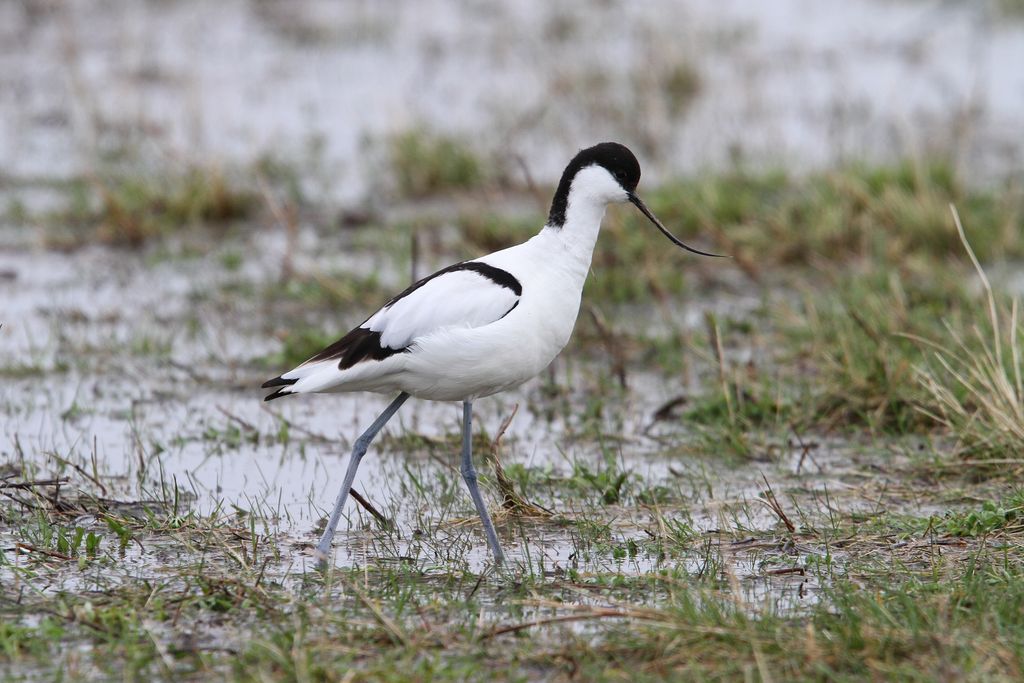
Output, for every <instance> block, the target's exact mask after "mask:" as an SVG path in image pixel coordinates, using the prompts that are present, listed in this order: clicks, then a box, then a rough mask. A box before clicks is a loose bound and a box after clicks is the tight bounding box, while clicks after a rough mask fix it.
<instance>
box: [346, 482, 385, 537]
mask: <svg viewBox="0 0 1024 683" xmlns="http://www.w3.org/2000/svg"><path fill="white" fill-rule="evenodd" d="M348 492H349V493H350V494H351V495H352V498H354V499H355V501H356V502H357V503H359V504H360V505H362V506H363V509H364V510H366V511H367V512H369V513H370V514H371V515H373V516H374V517H375V518H376V519H377V521H378V522H380V525H381V526H382V527H384V528H385V529H393V528H394V526H395V525H394V523H393V522H392V521H391V520H390V519H388V518H387V517H385V516H384V513H382V512H381V511H380V510H378V509H377V508H375V507H374V506H373V503H371V502H370V501H368V500H367V499H366V498H363V495H362V494H361V493H359V491H356V490H355V488H354V487H353V488H350V489H349V490H348Z"/></svg>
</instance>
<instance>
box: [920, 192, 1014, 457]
mask: <svg viewBox="0 0 1024 683" xmlns="http://www.w3.org/2000/svg"><path fill="white" fill-rule="evenodd" d="M950 211H951V212H952V214H953V222H954V223H955V225H956V229H957V234H958V235H959V237H960V242H961V244H962V245H963V247H964V250H965V251H966V252H967V255H968V257H969V258H970V260H971V264H972V265H973V266H974V270H975V272H977V274H978V277H979V279H980V280H981V284H982V287H983V288H984V290H985V299H986V307H987V313H988V316H987V317H988V321H987V322H988V325H989V327H990V330H989V331H983V330H982V329H981V328H979V327H978V326H975V327H974V328H973V333H974V336H973V338H971V339H965V338H964V337H963V336H961V335H959V334H957V333H956V332H955V331H954V330H952V329H951V328H950V326H949V325H947V330H949V332H950V339H951V343H949V344H947V345H943V344H940V343H936V342H928V341H925V340H920V339H916V338H914V341H917V342H919V343H922V345H924V346H927V347H928V348H930V349H931V351H932V355H931V357H932V359H933V360H934V363H931V364H927V365H922V366H919V367H918V368H916V371H915V372H916V376H917V378H918V381H919V382H920V384H921V385H922V386H923V387H924V389H925V390H926V392H927V396H928V397H929V399H930V402H929V403H928V404H926V405H922V406H921V407H920V409H921V411H922V412H923V413H925V414H927V415H930V416H931V417H933V418H935V419H937V420H938V421H939V422H941V423H943V424H945V425H946V426H947V427H948V428H950V430H952V431H953V433H954V434H955V435H956V436H957V438H958V439H959V441H960V442H961V446H962V447H963V448H965V449H967V450H971V451H976V452H977V451H987V452H993V451H1001V450H1010V451H1017V450H1019V449H1020V448H1021V447H1022V446H1024V390H1022V387H1024V383H1022V381H1021V354H1020V338H1021V335H1022V333H1024V331H1022V330H1021V328H1020V322H1019V317H1018V312H1017V308H1018V303H1017V301H1016V300H1014V301H1013V302H1012V303H1011V305H1010V316H1009V327H1004V326H1003V325H1002V323H1001V317H1000V311H999V306H998V304H997V301H996V297H995V293H994V291H993V289H992V285H991V283H990V282H989V279H988V277H987V275H986V274H985V271H984V269H983V268H982V267H981V263H980V262H979V261H978V258H977V256H975V254H974V250H973V249H972V248H971V245H970V242H969V241H968V240H967V235H966V233H965V231H964V227H963V224H962V222H961V221H960V215H959V214H958V213H957V210H956V207H954V206H952V205H950ZM1004 335H1006V339H1004V338H1003V336H1004ZM1004 343H1005V346H1004ZM1007 346H1008V348H1009V363H1007V357H1006V354H1005V352H1004V349H1005V348H1007ZM1008 365H1009V367H1008Z"/></svg>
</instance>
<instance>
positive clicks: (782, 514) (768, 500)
mask: <svg viewBox="0 0 1024 683" xmlns="http://www.w3.org/2000/svg"><path fill="white" fill-rule="evenodd" d="M761 478H762V479H764V485H765V487H766V489H765V492H764V498H762V499H761V501H762V502H763V503H764V504H765V505H767V506H768V508H769V509H770V510H771V511H772V512H774V513H775V515H776V516H777V517H778V518H779V519H780V520H782V523H783V524H785V525H786V528H787V529H789V533H793V532H795V531H796V525H795V524H793V522H792V520H790V518H789V515H787V514H786V511H785V510H783V509H782V505H781V504H780V503H779V499H778V498H776V497H775V491H773V490H772V485H771V484H769V483H768V477H766V476H764V473H762V474H761Z"/></svg>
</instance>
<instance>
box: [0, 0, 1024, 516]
mask: <svg viewBox="0 0 1024 683" xmlns="http://www.w3.org/2000/svg"><path fill="white" fill-rule="evenodd" d="M1021 65H1024V5H1022V4H1021V3H1019V2H1014V1H1012V0H998V1H994V2H929V1H926V0H905V1H896V0H857V1H853V2H821V1H819V0H776V1H774V2H771V3H748V2H738V1H737V2H729V1H726V2H713V3H711V2H680V1H676V2H668V1H664V0H651V1H650V2H642V3H635V2H616V1H614V0H602V1H600V2H575V3H559V4H558V5H557V6H554V5H552V4H551V3H544V2H515V3H512V2H488V1H485V0H465V1H463V2H440V1H433V0H424V1H422V2H378V1H359V0H347V1H345V2H326V1H325V2H316V1H299V2H271V1H269V0H262V1H258V0H252V1H242V0H232V1H227V2H218V3H207V2H196V1H192V0H160V1H152V2H117V1H114V0H92V1H77V0H69V1H66V2H55V1H45V0H22V1H8V2H4V3H2V4H0V287H2V294H0V302H2V307H0V313H2V316H3V328H2V334H0V342H2V343H0V354H2V359H0V360H2V362H0V364H2V365H3V367H4V370H3V372H4V373H5V375H6V376H7V378H8V379H9V380H10V381H9V382H6V383H5V386H4V387H3V388H2V389H0V391H3V392H4V394H3V395H4V398H5V403H4V410H5V412H6V413H7V416H6V419H4V420H3V421H2V422H3V427H2V429H3V434H2V435H0V436H2V437H3V439H4V441H3V442H0V453H2V454H4V455H6V456H8V457H14V455H15V454H19V455H18V457H19V459H21V460H24V453H25V452H26V450H25V449H29V452H37V453H45V452H56V453H64V454H65V455H63V456H62V457H63V458H65V459H71V460H73V459H74V458H75V457H87V456H88V457H90V458H93V457H95V455H96V453H97V452H98V453H101V454H103V455H104V457H105V458H107V459H108V462H109V463H110V467H111V468H112V469H114V470H119V471H120V470H123V471H124V472H125V473H126V476H127V481H135V482H136V484H138V485H140V486H141V485H144V484H145V482H146V481H148V480H147V477H150V476H152V474H153V471H154V470H153V467H158V468H167V470H168V471H169V472H171V474H173V475H174V476H180V477H182V478H183V479H188V480H190V481H191V484H190V486H191V489H192V490H193V493H195V494H196V495H198V496H199V498H200V500H205V501H207V503H209V504H214V503H215V502H216V501H219V500H220V499H221V496H227V497H228V498H229V499H231V497H232V496H242V495H250V494H251V493H252V488H251V486H252V485H253V482H254V479H253V477H252V476H250V475H248V474H241V475H239V474H238V473H236V472H234V471H233V469H232V467H233V465H232V461H224V460H223V459H220V458H214V457H212V455H214V454H219V453H222V452H224V451H225V449H226V450H227V451H231V452H238V453H239V454H244V455H245V457H248V458H253V459H255V461H257V462H261V463H263V465H262V466H263V467H264V468H265V469H264V470H263V471H261V472H260V476H259V477H257V478H256V479H255V480H256V483H258V486H259V491H262V492H263V493H264V495H266V496H270V497H275V495H277V494H278V493H279V491H280V490H281V489H280V488H279V487H284V490H287V491H288V494H287V495H288V496H290V498H289V499H290V500H291V501H293V502H294V503H295V505H296V506H298V507H299V508H302V509H303V512H302V513H301V515H300V516H308V515H313V516H314V517H315V516H316V513H315V512H310V511H309V510H308V509H306V507H303V506H307V507H308V504H309V502H310V501H311V500H324V499H325V498H324V497H323V496H324V495H327V496H328V497H329V496H330V494H325V493H324V491H322V490H320V491H317V492H313V493H311V492H310V490H309V488H308V486H309V485H310V482H312V481H316V482H318V486H323V485H324V482H327V481H330V476H329V474H323V475H322V476H296V475H295V470H294V467H295V466H296V465H295V464H294V463H291V462H290V461H289V459H288V458H287V457H285V455H286V454H287V453H289V452H290V451H289V450H288V449H289V448H290V446H289V442H288V440H287V439H277V440H275V439H273V438H270V437H267V438H268V439H269V442H268V441H267V440H266V439H264V440H263V441H260V440H259V439H258V438H254V439H242V438H240V435H241V434H249V435H250V436H252V435H253V434H255V435H257V436H258V435H259V434H261V433H263V432H264V431H266V432H267V433H268V434H273V433H277V432H279V431H280V430H282V429H284V428H285V427H287V426H288V425H292V424H304V425H306V427H304V428H305V429H311V430H312V433H317V434H321V435H336V434H338V433H339V431H340V432H341V433H345V431H346V430H349V429H357V428H358V426H359V425H360V424H361V423H364V422H365V421H366V419H367V416H368V415H370V414H373V413H374V412H375V410H376V408H377V406H376V404H375V403H374V401H376V399H369V400H367V399H363V398H360V397H335V398H333V399H330V401H331V402H329V403H318V402H317V401H289V402H280V403H278V404H274V408H273V409H269V408H266V407H264V406H262V405H261V404H260V401H259V399H260V392H259V391H257V389H256V387H258V386H259V384H260V383H261V382H262V380H263V379H265V378H266V377H270V376H274V375H276V374H278V373H279V372H281V371H282V370H283V369H285V368H287V367H290V366H292V365H294V364H296V363H298V362H300V361H302V360H304V359H305V358H307V357H308V356H309V355H310V354H312V353H313V352H315V351H317V350H318V348H320V347H321V346H322V345H325V344H328V343H330V342H331V341H333V340H334V339H335V338H336V337H337V336H338V335H339V334H341V333H342V332H344V331H345V330H347V329H348V328H349V327H350V326H351V325H354V324H356V323H358V322H359V321H360V320H362V319H363V317H364V316H365V315H366V314H367V313H368V312H369V311H371V310H373V308H375V307H376V306H378V305H380V303H381V302H382V301H386V300H387V298H388V297H389V295H390V293H393V292H394V291H398V290H400V289H401V288H403V287H404V286H405V285H406V284H407V283H408V282H409V281H410V279H412V278H416V277H421V276H423V275H425V274H427V273H429V272H431V271H432V270H434V269H436V268H438V267H442V266H444V265H447V264H449V263H451V262H453V261H455V260H458V259H465V258H470V257H473V256H475V255H479V254H481V253H486V252H487V251H490V250H494V249H497V248H500V247H502V246H507V245H509V244H513V243H515V242H518V241H520V240H522V239H525V238H526V237H528V236H530V235H531V234H533V233H534V232H536V230H537V229H538V228H539V227H540V225H541V224H542V222H543V220H544V217H545V215H546V211H547V206H548V202H549V201H550V199H549V198H550V191H551V188H552V187H553V185H554V184H555V182H556V181H557V178H558V176H559V174H560V172H561V170H562V168H563V166H564V164H565V163H566V162H567V160H568V159H569V158H571V156H572V155H573V154H574V153H575V152H576V150H577V149H579V148H581V147H584V146H588V145H590V144H593V143H595V142H597V141H600V140H618V141H621V142H624V143H626V144H627V145H629V146H631V147H632V148H633V149H634V150H635V151H636V152H637V154H638V156H639V158H640V159H641V163H642V166H643V169H644V172H645V175H644V179H643V181H642V183H641V192H642V194H643V195H644V196H645V197H647V200H648V202H649V203H650V204H651V205H652V207H653V208H654V209H655V211H656V212H657V213H658V214H659V215H661V216H662V218H663V220H665V221H666V222H667V223H668V224H669V225H670V226H672V228H673V229H674V230H677V231H678V232H679V233H680V234H681V235H683V236H684V237H686V238H687V239H692V240H695V243H696V244H698V245H700V246H703V247H705V248H710V249H713V250H715V251H721V252H726V253H729V254H730V255H732V256H733V257H734V258H733V259H732V260H731V261H729V262H726V263H722V262H719V261H715V260H709V259H696V258H691V257H685V256H684V257H683V258H680V255H679V254H675V253H669V252H668V251H666V250H665V249H664V245H663V244H662V243H661V242H660V241H659V238H658V237H657V236H656V235H655V234H653V231H651V230H649V229H648V227H645V226H644V224H643V223H642V220H638V217H637V216H636V215H634V214H635V212H630V211H627V210H620V209H613V210H612V211H611V212H610V215H609V218H608V220H607V221H606V225H605V229H604V235H603V236H602V239H601V241H600V243H599V246H598V250H597V252H596V254H595V259H594V269H593V273H592V275H591V279H590V281H589V283H588V286H587V291H586V295H585V305H584V310H583V314H582V316H581V318H580V323H579V326H578V329H577V334H576V337H575V338H574V341H573V343H572V346H571V348H570V352H569V353H567V354H566V355H565V356H564V357H563V359H561V360H559V362H558V363H556V364H555V366H553V367H552V369H551V371H550V372H549V373H548V375H547V377H546V379H545V380H544V381H542V382H538V383H532V384H529V385H527V386H526V387H524V388H523V389H521V390H519V392H513V393H512V394H510V395H509V397H508V398H507V400H506V399H504V398H501V399H495V401H494V403H493V405H494V406H495V408H494V413H492V414H491V415H490V419H491V420H492V421H494V420H495V419H496V416H497V414H501V415H504V414H507V411H508V410H509V406H510V405H512V404H513V403H515V402H525V403H526V404H528V405H529V406H530V410H529V411H527V413H528V414H526V415H521V416H520V417H519V418H518V420H517V422H516V424H515V425H514V426H513V428H512V431H511V432H510V434H513V435H515V436H517V437H519V438H522V439H524V442H523V443H524V446H523V452H525V453H530V454H531V457H537V458H539V459H540V460H541V461H544V460H545V458H549V457H553V454H552V453H550V452H548V451H550V446H548V445H547V444H548V443H549V441H547V440H546V439H547V438H548V436H550V434H557V435H559V437H558V438H571V435H572V434H573V433H574V431H575V432H577V433H584V432H586V433H590V432H587V430H591V432H592V431H593V430H594V429H597V430H598V432H599V433H600V432H601V430H611V431H613V432H615V433H620V432H626V433H634V432H637V431H643V430H648V429H649V428H650V424H651V419H652V418H651V416H652V415H654V416H655V421H656V422H661V423H665V424H666V425H667V428H668V429H670V430H676V431H673V432H672V434H673V437H672V438H679V439H681V440H682V441H683V442H686V443H689V444H690V445H689V446H687V448H691V449H695V450H698V451H699V450H700V448H701V447H702V446H701V445H700V444H701V443H705V442H702V441H700V438H698V440H697V445H694V444H693V443H690V441H691V440H692V438H693V437H694V435H695V433H694V431H693V430H694V429H695V428H696V427H695V425H696V426H697V427H700V428H697V432H696V435H697V436H698V437H700V435H701V434H704V435H705V436H707V435H708V434H710V435H711V436H710V437H708V438H709V439H710V442H713V443H716V444H721V443H722V440H721V438H720V437H721V434H722V430H726V431H727V432H729V433H730V434H731V437H730V438H731V439H732V440H731V441H728V443H729V444H730V445H729V449H731V450H735V451H737V452H739V453H741V454H743V455H747V456H749V455H751V454H753V453H755V452H758V449H759V448H761V447H762V446H763V443H764V439H765V438H768V437H769V436H778V433H776V432H772V430H777V431H779V430H780V431H781V433H785V432H786V431H787V430H788V429H789V426H790V425H792V424H800V425H804V426H806V427H807V428H809V429H815V430H819V431H822V432H824V433H829V432H830V430H832V429H834V428H835V426H836V425H837V424H845V425H851V424H852V425H854V426H861V427H864V428H867V429H869V430H877V429H882V430H887V429H895V430H897V432H898V433H903V430H906V429H916V428H919V427H921V425H926V426H927V425H929V424H931V423H930V422H929V420H927V419H925V418H924V417H922V413H921V411H920V410H919V408H920V406H921V401H922V400H923V399H922V398H921V396H922V393H921V392H922V391H924V388H923V387H922V386H921V384H920V382H918V381H917V380H915V379H914V378H915V374H914V373H915V370H914V368H915V367H916V366H915V364H916V363H918V362H919V361H920V359H921V358H922V355H921V349H920V348H918V347H914V346H913V345H912V344H909V342H907V341H906V340H907V338H908V337H907V336H906V335H911V334H912V335H919V336H921V337H923V338H924V337H930V336H931V335H933V334H939V333H941V330H940V328H941V321H942V320H944V319H945V318H946V317H948V316H955V315H959V314H960V313H961V312H963V311H971V310H978V309H977V305H976V303H975V302H973V301H972V300H971V296H972V292H976V290H972V289H970V288H967V287H965V285H964V282H965V277H966V275H965V274H966V273H968V272H969V271H966V270H965V269H964V268H965V264H966V261H965V259H964V256H965V253H964V251H963V247H962V245H961V244H960V241H959V238H958V237H957V235H956V232H955V230H954V229H953V227H952V222H951V218H950V214H949V209H948V207H949V203H950V202H956V203H957V204H958V205H960V206H961V209H962V211H963V212H964V213H965V221H966V223H967V225H968V228H969V231H970V233H971V239H972V242H973V243H974V246H975V249H976V250H977V252H978V254H979V255H980V257H981V258H982V259H983V260H984V261H985V262H986V263H989V264H992V265H993V266H994V267H996V269H997V272H995V275H999V274H1000V273H1002V275H1001V276H1000V278H999V279H1000V282H1002V283H1003V284H1005V285H1006V286H1008V287H1009V288H1010V291H1011V292H1012V291H1020V289H1021V287H1022V285H1021V283H1022V282H1024V278H1022V277H1021V276H1020V275H1019V273H1020V269H1019V268H1016V267H1013V266H1012V264H1013V263H1015V262H1017V260H1019V259H1020V258H1021V256H1022V255H1024V242H1022V236H1021V215H1022V210H1021V206H1022V203H1021V192H1020V188H1021V179H1022V175H1021V168H1022V166H1021V162H1022V154H1024V148H1022V146H1024V135H1021V121H1024V69H1022V68H1021ZM999 264H1004V265H1003V266H1002V270H999V268H1000V267H1001V266H999ZM1006 264H1011V265H1010V266H1006ZM850 311H860V312H865V311H867V312H870V313H871V315H872V316H875V317H876V318H877V319H873V320H865V319H860V318H856V316H851V314H850ZM862 315H866V314H864V313H862ZM851 321H856V324H853V323H852V322H851ZM722 335H725V337H724V341H723V336H722ZM842 335H849V339H845V338H844V337H843V336H842ZM901 335H902V336H901ZM837 340H838V341H839V342H841V344H840V346H841V349H840V350H836V349H834V348H832V347H831V345H834V344H836V343H837ZM709 345H710V346H709ZM709 348H710V351H709ZM730 378H731V379H730ZM727 380H728V381H727ZM637 386H641V387H642V388H643V390H642V391H641V392H640V396H639V397H638V396H637V395H636V392H634V391H633V390H634V389H635V388H636V387H637ZM779 387H787V394H786V395H785V396H783V394H782V393H780V390H779ZM926 393H927V392H926ZM26 397H29V398H27V399H26ZM695 397H701V398H699V399H698V398H695ZM325 400H326V399H325ZM26 401H27V403H26ZM694 401H697V405H696V407H694V403H693V402H694ZM701 401H703V402H704V404H701V403H700V402H701ZM723 401H724V403H723ZM623 402H625V404H628V405H629V406H630V407H631V410H630V411H622V410H618V409H617V408H616V406H618V405H622V404H623ZM734 402H738V403H739V404H740V405H741V406H746V409H745V410H749V411H750V412H749V413H748V412H745V411H744V410H740V411H739V412H737V411H736V410H734ZM281 404H284V405H281ZM705 404H706V405H705ZM320 405H330V406H332V408H331V409H330V410H318V408H317V406H320ZM685 406H691V407H690V408H686V409H684V407H685ZM484 410H485V411H486V410H487V409H486V408H484ZM936 410H937V409H936ZM431 411H435V412H431ZM437 411H441V412H440V413H438V412H437ZM449 412H450V411H449ZM449 412H446V408H445V407H444V406H441V407H438V406H433V407H431V406H429V405H420V407H417V408H410V409H409V411H408V413H409V418H408V419H409V420H410V422H409V424H407V425H406V427H407V428H409V429H413V430H415V429H423V430H426V431H427V432H428V433H435V434H436V433H444V432H446V430H447V429H448V428H449V427H453V426H454V423H453V420H454V419H455V417H453V416H454V413H452V414H451V415H449ZM339 415H341V416H342V418H341V422H340V424H339V422H338V419H339V418H338V416H339ZM438 415H443V416H444V417H443V418H440V417H438ZM423 416H425V417H423ZM702 421H703V422H702ZM485 423H486V422H485ZM537 424H544V425H547V426H548V427H549V428H550V429H551V430H553V431H552V432H550V433H549V432H548V431H547V430H546V429H545V430H540V429H534V428H533V427H534V426H535V425H537ZM701 425H703V426H702V427H701ZM769 427H770V428H769ZM701 429H704V431H701ZM752 429H753V430H762V432H763V430H766V429H767V434H768V436H766V434H765V433H762V434H761V436H760V437H758V438H757V439H751V438H749V437H748V436H746V435H747V434H749V433H750V430H752ZM253 430H255V431H253ZM285 433H287V430H285ZM645 433H646V432H645ZM333 438H335V437H334V436H327V437H325V441H324V443H325V444H326V443H330V441H331V439H333ZM759 439H760V441H759ZM759 443H760V444H761V445H758V444H759ZM83 444H89V445H90V448H89V452H88V453H86V452H85V451H81V449H82V448H83ZM146 444H149V445H146ZM268 444H269V445H268ZM649 445H650V444H649ZM717 447H718V446H716V448H717ZM338 448H340V446H338ZM32 449H35V451H32ZM545 449H547V451H546V450H545ZM334 450H335V449H334V447H333V446H332V447H331V448H327V447H325V448H324V450H323V451H322V452H321V453H322V454H328V455H330V454H333V452H334ZM654 450H655V451H656V450H657V448H654ZM79 451H81V452H79ZM331 457H333V456H331ZM303 463H304V464H303V465H302V467H304V468H313V469H316V468H320V467H324V468H327V466H326V465H325V464H324V463H323V462H321V461H320V460H319V459H316V460H313V461H307V460H303ZM160 471H161V473H162V472H163V470H162V469H161V470H160ZM279 473H280V474H279ZM306 474H307V475H308V474H309V473H308V472H307V473H306ZM289 487H291V488H289ZM296 514H299V513H296Z"/></svg>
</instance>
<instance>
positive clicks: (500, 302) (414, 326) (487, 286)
mask: <svg viewBox="0 0 1024 683" xmlns="http://www.w3.org/2000/svg"><path fill="white" fill-rule="evenodd" d="M522 293H523V288H522V285H521V284H520V283H519V280H517V279H516V278H515V276H513V275H512V274H511V273H509V272H508V271H507V270H503V269H501V268H497V267H495V266H492V265H489V264H486V263H482V262H480V261H466V262H464V263H457V264H455V265H454V266H449V267H448V268H445V269H444V270H440V271H438V272H436V273H434V274H433V275H431V276H430V277H426V278H424V279H422V280H420V281H419V282H417V283H415V284H414V285H412V286H410V287H409V288H408V289H406V290H405V291H404V292H402V293H401V294H399V295H398V296H396V297H395V298H393V299H392V300H391V301H389V302H388V303H387V304H385V305H384V308H382V309H380V310H379V311H377V312H376V313H374V314H373V315H371V316H370V317H369V318H367V319H366V321H365V322H363V324H362V325H360V326H359V327H356V328H355V329H353V330H351V331H350V332H349V333H348V334H346V335H345V336H344V337H342V338H341V339H339V340H338V341H336V342H334V343H333V344H331V345H330V346H328V347H327V348H325V349H324V350H322V351H321V352H320V353H318V354H316V355H315V356H313V357H312V358H310V359H309V360H307V361H306V362H305V363H303V364H302V365H300V366H299V367H297V368H294V369H293V370H290V371H289V372H286V373H284V374H283V375H281V376H280V377H275V378H274V379H271V380H268V381H267V382H265V383H264V384H263V386H264V388H275V389H276V391H274V393H272V394H270V395H269V396H266V397H265V398H264V400H267V401H269V400H271V399H275V398H278V397H280V396H286V395H288V394H295V393H301V392H308V391H325V390H328V389H330V388H331V387H335V386H338V385H339V384H341V383H343V382H345V381H346V378H347V380H348V381H351V380H352V379H353V378H354V377H355V376H356V375H358V376H362V377H366V376H368V373H369V375H372V374H373V373H374V372H376V370H377V369H381V370H383V369H384V365H385V364H383V363H374V364H372V365H366V364H365V363H366V362H367V361H385V360H386V359H388V358H390V357H391V356H395V355H398V354H401V353H403V352H405V351H406V350H407V349H408V348H409V346H410V345H412V344H413V343H415V341H416V339H417V338H418V337H422V336H424V335H427V334H430V333H431V332H436V331H438V330H442V329H445V328H451V327H481V326H483V325H487V324H490V323H492V322H494V321H495V320H500V319H501V318H503V317H504V316H505V315H506V314H507V313H508V312H509V311H511V310H512V309H513V308H515V307H516V306H517V305H518V304H519V297H520V295H521V294H522ZM353 373H354V374H353Z"/></svg>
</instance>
